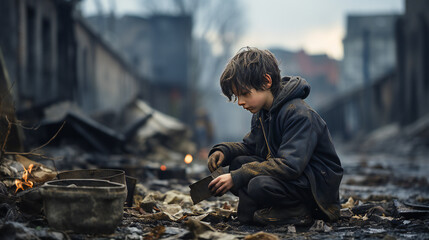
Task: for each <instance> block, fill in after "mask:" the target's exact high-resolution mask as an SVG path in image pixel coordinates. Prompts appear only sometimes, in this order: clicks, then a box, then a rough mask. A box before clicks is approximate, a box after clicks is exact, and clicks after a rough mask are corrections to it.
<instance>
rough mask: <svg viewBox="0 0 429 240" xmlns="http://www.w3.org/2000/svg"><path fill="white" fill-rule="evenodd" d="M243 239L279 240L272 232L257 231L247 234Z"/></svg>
mask: <svg viewBox="0 0 429 240" xmlns="http://www.w3.org/2000/svg"><path fill="white" fill-rule="evenodd" d="M244 239H245V240H279V237H277V236H276V235H274V234H271V233H266V232H257V233H255V234H251V235H247V236H246V237H244Z"/></svg>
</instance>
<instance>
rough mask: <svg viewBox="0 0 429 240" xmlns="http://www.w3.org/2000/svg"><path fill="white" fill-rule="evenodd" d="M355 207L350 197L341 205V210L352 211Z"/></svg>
mask: <svg viewBox="0 0 429 240" xmlns="http://www.w3.org/2000/svg"><path fill="white" fill-rule="evenodd" d="M354 206H355V200H354V199H353V198H352V197H349V200H347V202H346V203H343V204H341V208H349V209H352V208H353V207H354Z"/></svg>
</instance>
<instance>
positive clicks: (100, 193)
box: [40, 179, 127, 233]
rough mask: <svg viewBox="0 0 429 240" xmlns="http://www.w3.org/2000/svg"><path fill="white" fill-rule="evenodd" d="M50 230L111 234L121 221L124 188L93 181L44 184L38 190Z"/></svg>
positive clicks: (106, 182)
mask: <svg viewBox="0 0 429 240" xmlns="http://www.w3.org/2000/svg"><path fill="white" fill-rule="evenodd" d="M40 191H41V194H42V197H43V206H44V209H45V215H46V218H47V219H48V223H49V225H50V226H51V227H52V228H55V229H59V230H72V231H74V232H77V233H113V232H114V231H115V228H116V227H117V226H118V225H119V224H120V223H121V221H122V214H123V204H124V201H125V198H126V196H127V191H126V188H125V185H124V184H120V183H115V182H111V181H107V180H96V179H67V180H54V181H49V182H46V183H45V184H44V185H43V186H42V188H41V189H40Z"/></svg>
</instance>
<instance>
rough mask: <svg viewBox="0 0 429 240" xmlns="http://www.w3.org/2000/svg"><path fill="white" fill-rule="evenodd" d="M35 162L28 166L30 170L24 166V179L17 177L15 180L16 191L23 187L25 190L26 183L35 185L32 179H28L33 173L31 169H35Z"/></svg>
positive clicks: (28, 185)
mask: <svg viewBox="0 0 429 240" xmlns="http://www.w3.org/2000/svg"><path fill="white" fill-rule="evenodd" d="M33 166H34V164H30V166H28V170H27V169H25V167H24V173H23V174H22V180H24V181H22V180H19V179H16V180H15V185H16V190H15V193H16V192H18V189H22V190H24V185H25V186H27V187H29V188H32V187H33V182H32V181H28V174H31V170H32V169H33Z"/></svg>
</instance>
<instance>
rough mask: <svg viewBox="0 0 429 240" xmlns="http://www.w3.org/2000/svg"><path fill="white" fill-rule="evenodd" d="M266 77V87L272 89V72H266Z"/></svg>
mask: <svg viewBox="0 0 429 240" xmlns="http://www.w3.org/2000/svg"><path fill="white" fill-rule="evenodd" d="M264 78H265V83H264V87H265V89H270V88H271V85H272V84H273V80H272V79H271V76H270V74H268V73H266V74H265V75H264Z"/></svg>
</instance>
